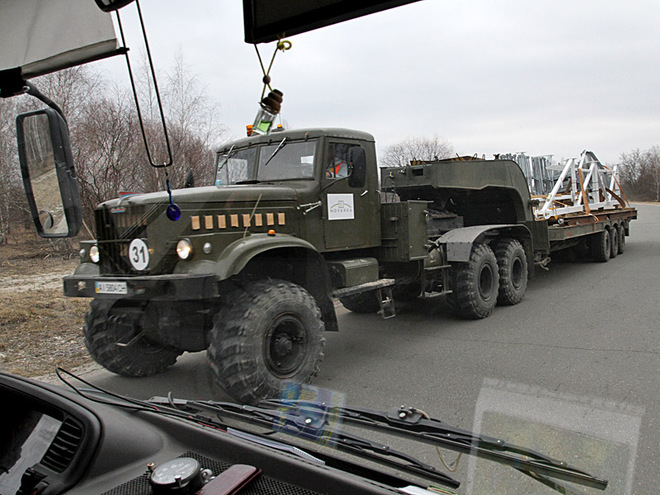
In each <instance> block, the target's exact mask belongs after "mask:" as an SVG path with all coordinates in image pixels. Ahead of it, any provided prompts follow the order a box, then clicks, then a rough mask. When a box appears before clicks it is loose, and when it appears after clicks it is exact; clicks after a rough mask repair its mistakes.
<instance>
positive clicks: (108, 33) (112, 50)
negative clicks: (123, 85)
mask: <svg viewBox="0 0 660 495" xmlns="http://www.w3.org/2000/svg"><path fill="white" fill-rule="evenodd" d="M0 47H2V50H0V96H12V94H16V93H17V92H19V91H18V90H20V87H21V86H22V81H23V80H25V79H29V78H32V77H36V76H40V75H43V74H47V73H49V72H54V71H57V70H62V69H66V68H68V67H73V66H76V65H80V64H84V63H87V62H92V61H94V60H99V59H101V58H105V57H109V56H112V55H116V54H118V53H121V50H119V43H118V41H117V37H116V35H115V29H114V26H113V23H112V18H111V17H110V14H108V13H105V12H102V11H101V10H100V9H99V8H98V7H97V6H96V3H94V2H93V1H92V0H57V1H53V0H20V1H17V0H0ZM17 88H18V90H17Z"/></svg>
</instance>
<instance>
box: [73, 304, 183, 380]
mask: <svg viewBox="0 0 660 495" xmlns="http://www.w3.org/2000/svg"><path fill="white" fill-rule="evenodd" d="M142 318H144V311H142V310H141V309H140V308H139V307H131V306H121V305H118V304H114V305H113V302H111V301H96V300H94V301H92V304H91V306H90V310H89V312H88V313H87V314H86V315H85V323H84V325H83V335H84V337H85V345H86V346H87V350H88V351H89V353H90V355H91V356H92V358H94V360H95V361H96V362H97V363H99V364H100V365H101V366H103V367H104V368H105V369H107V370H108V371H111V372H113V373H116V374H118V375H121V376H129V377H143V376H151V375H155V374H157V373H162V372H163V371H165V370H166V369H167V368H169V367H170V366H172V365H173V364H174V363H175V362H176V360H177V358H178V357H179V356H180V355H181V353H182V352H181V351H180V350H179V349H176V348H174V347H171V346H167V345H163V344H159V343H157V342H154V341H153V340H151V339H149V338H148V337H147V336H145V335H140V333H141V332H142V323H141V321H142Z"/></svg>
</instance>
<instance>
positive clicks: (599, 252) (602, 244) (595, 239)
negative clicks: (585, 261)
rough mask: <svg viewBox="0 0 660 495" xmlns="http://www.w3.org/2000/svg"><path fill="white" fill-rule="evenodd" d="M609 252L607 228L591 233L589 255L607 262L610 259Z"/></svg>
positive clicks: (599, 260)
mask: <svg viewBox="0 0 660 495" xmlns="http://www.w3.org/2000/svg"><path fill="white" fill-rule="evenodd" d="M611 252H612V248H611V245H610V233H609V231H608V230H607V229H603V230H602V231H601V232H598V233H597V234H591V256H592V257H593V259H594V260H595V261H598V262H600V263H605V262H607V260H609V259H610V254H611Z"/></svg>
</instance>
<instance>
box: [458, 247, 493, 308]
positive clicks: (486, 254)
mask: <svg viewBox="0 0 660 495" xmlns="http://www.w3.org/2000/svg"><path fill="white" fill-rule="evenodd" d="M498 281H499V275H498V269H497V259H496V258H495V254H494V253H493V250H492V249H491V248H490V247H489V246H487V245H486V244H475V245H474V246H473V247H472V252H471V253H470V261H469V262H467V263H460V264H457V265H456V266H455V267H454V268H452V290H453V292H452V293H451V294H449V295H448V296H447V302H448V303H449V306H450V307H451V308H452V309H453V310H454V311H455V312H456V314H457V315H458V316H460V317H461V318H466V319H471V320H478V319H481V318H486V317H487V316H490V314H491V313H492V312H493V309H494V308H495V304H496V303H497V296H498Z"/></svg>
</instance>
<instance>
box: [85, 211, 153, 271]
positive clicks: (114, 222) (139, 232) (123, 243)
mask: <svg viewBox="0 0 660 495" xmlns="http://www.w3.org/2000/svg"><path fill="white" fill-rule="evenodd" d="M162 209H163V208H162V207H161V205H152V206H150V207H145V206H130V205H129V206H115V207H112V208H102V209H99V210H96V235H97V239H98V246H99V252H100V254H101V273H103V274H126V275H130V274H136V271H135V270H134V269H133V267H132V266H131V264H130V262H129V260H128V246H129V244H130V243H131V241H132V240H133V239H137V238H140V237H142V238H144V237H147V225H149V224H150V223H151V222H152V221H153V220H154V218H156V217H157V216H158V215H159V214H160V212H161V210H162ZM150 271H151V270H150Z"/></svg>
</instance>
